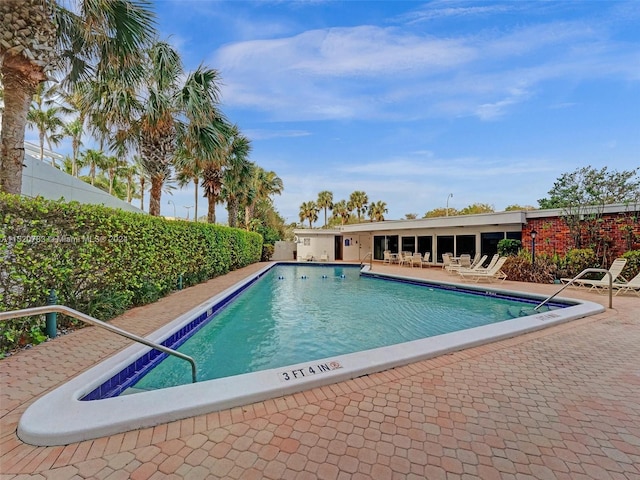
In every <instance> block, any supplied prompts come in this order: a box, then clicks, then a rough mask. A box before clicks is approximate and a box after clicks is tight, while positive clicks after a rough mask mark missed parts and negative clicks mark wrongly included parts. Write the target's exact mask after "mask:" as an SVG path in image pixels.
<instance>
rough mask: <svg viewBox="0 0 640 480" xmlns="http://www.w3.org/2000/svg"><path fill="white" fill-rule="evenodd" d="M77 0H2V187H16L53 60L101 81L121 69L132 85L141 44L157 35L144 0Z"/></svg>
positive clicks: (69, 77)
mask: <svg viewBox="0 0 640 480" xmlns="http://www.w3.org/2000/svg"><path fill="white" fill-rule="evenodd" d="M61 3H62V2H61ZM77 3H78V5H77V8H74V9H73V11H72V10H68V9H66V8H64V7H63V6H61V5H59V4H58V3H56V2H55V1H54V0H8V1H7V0H5V1H4V2H2V3H0V25H1V26H2V28H1V30H2V32H3V41H2V42H0V58H1V59H2V66H1V73H2V82H3V87H4V112H3V118H2V123H3V128H2V132H1V134H0V135H1V143H2V148H1V151H0V191H5V192H7V193H14V194H18V195H19V194H20V191H21V189H22V168H23V167H22V165H23V161H24V149H23V144H24V132H25V127H26V122H27V114H28V112H29V105H30V104H31V100H32V98H33V95H34V93H35V92H36V89H37V88H38V86H39V85H40V84H41V83H43V82H45V81H46V80H47V78H48V77H49V76H51V74H52V73H53V72H54V71H55V70H56V69H58V67H59V71H60V73H62V75H63V76H65V77H66V78H65V81H67V82H77V81H78V80H80V79H82V78H86V77H87V76H88V75H90V74H92V75H93V76H95V78H96V79H98V80H100V79H102V78H104V77H105V76H109V75H112V74H113V73H114V72H119V75H118V78H119V80H121V81H123V82H124V81H127V82H128V83H131V84H133V83H135V82H136V81H137V80H139V78H140V76H139V74H138V75H137V74H136V71H135V70H134V69H132V64H137V63H138V56H139V53H140V52H141V51H142V49H143V46H144V45H145V44H146V43H147V42H149V41H150V39H151V38H152V37H153V36H154V35H155V31H154V19H153V14H152V12H151V11H150V10H149V9H148V6H149V5H148V3H147V2H144V1H142V0H111V1H109V2H95V1H88V0H79V1H78V2H77ZM16 25H23V27H22V28H16ZM138 73H139V72H138Z"/></svg>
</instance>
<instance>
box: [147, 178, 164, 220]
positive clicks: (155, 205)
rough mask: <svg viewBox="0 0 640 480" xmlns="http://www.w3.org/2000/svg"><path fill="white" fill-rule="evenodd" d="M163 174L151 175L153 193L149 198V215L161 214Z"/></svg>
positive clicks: (156, 215)
mask: <svg viewBox="0 0 640 480" xmlns="http://www.w3.org/2000/svg"><path fill="white" fill-rule="evenodd" d="M163 183H164V176H163V175H156V176H154V177H151V193H150V198H149V215H153V216H155V217H158V216H159V215H160V199H161V197H162V184H163Z"/></svg>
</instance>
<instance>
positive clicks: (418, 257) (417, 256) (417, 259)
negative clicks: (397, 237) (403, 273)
mask: <svg viewBox="0 0 640 480" xmlns="http://www.w3.org/2000/svg"><path fill="white" fill-rule="evenodd" d="M414 265H418V266H420V268H422V254H421V253H418V252H415V253H414V254H413V255H411V268H413V266H414Z"/></svg>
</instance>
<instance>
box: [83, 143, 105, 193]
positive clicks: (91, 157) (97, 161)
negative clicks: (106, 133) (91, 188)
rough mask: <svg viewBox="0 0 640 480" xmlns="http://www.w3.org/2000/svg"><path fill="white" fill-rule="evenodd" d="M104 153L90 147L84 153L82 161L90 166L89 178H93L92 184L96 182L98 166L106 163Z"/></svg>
mask: <svg viewBox="0 0 640 480" xmlns="http://www.w3.org/2000/svg"><path fill="white" fill-rule="evenodd" d="M103 158H104V154H103V153H102V152H101V151H99V150H93V149H89V150H86V151H84V152H83V153H82V155H81V161H82V163H84V164H85V165H87V166H88V167H89V178H90V179H91V180H90V181H91V185H94V184H95V182H96V167H97V168H100V165H102V164H103V163H104V160H103Z"/></svg>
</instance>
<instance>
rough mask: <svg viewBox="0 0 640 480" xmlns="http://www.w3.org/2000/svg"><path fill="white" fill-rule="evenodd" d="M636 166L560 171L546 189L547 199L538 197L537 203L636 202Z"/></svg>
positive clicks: (558, 205)
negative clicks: (624, 168) (623, 168)
mask: <svg viewBox="0 0 640 480" xmlns="http://www.w3.org/2000/svg"><path fill="white" fill-rule="evenodd" d="M639 168H640V167H639ZM639 168H635V169H633V170H623V171H622V172H617V171H615V170H614V171H609V170H608V168H607V167H603V168H602V169H600V170H597V169H595V168H593V167H591V166H588V167H582V168H578V169H576V170H575V171H573V172H571V173H563V174H562V175H561V176H560V177H559V178H558V179H557V180H556V181H555V182H554V184H553V188H552V189H551V190H549V192H548V194H549V198H542V199H540V200H538V204H539V205H540V208H545V209H546V208H564V209H575V208H577V207H587V206H595V205H609V204H612V203H625V202H637V201H638V199H640V179H639V178H638V177H637V174H638V169H639Z"/></svg>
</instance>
